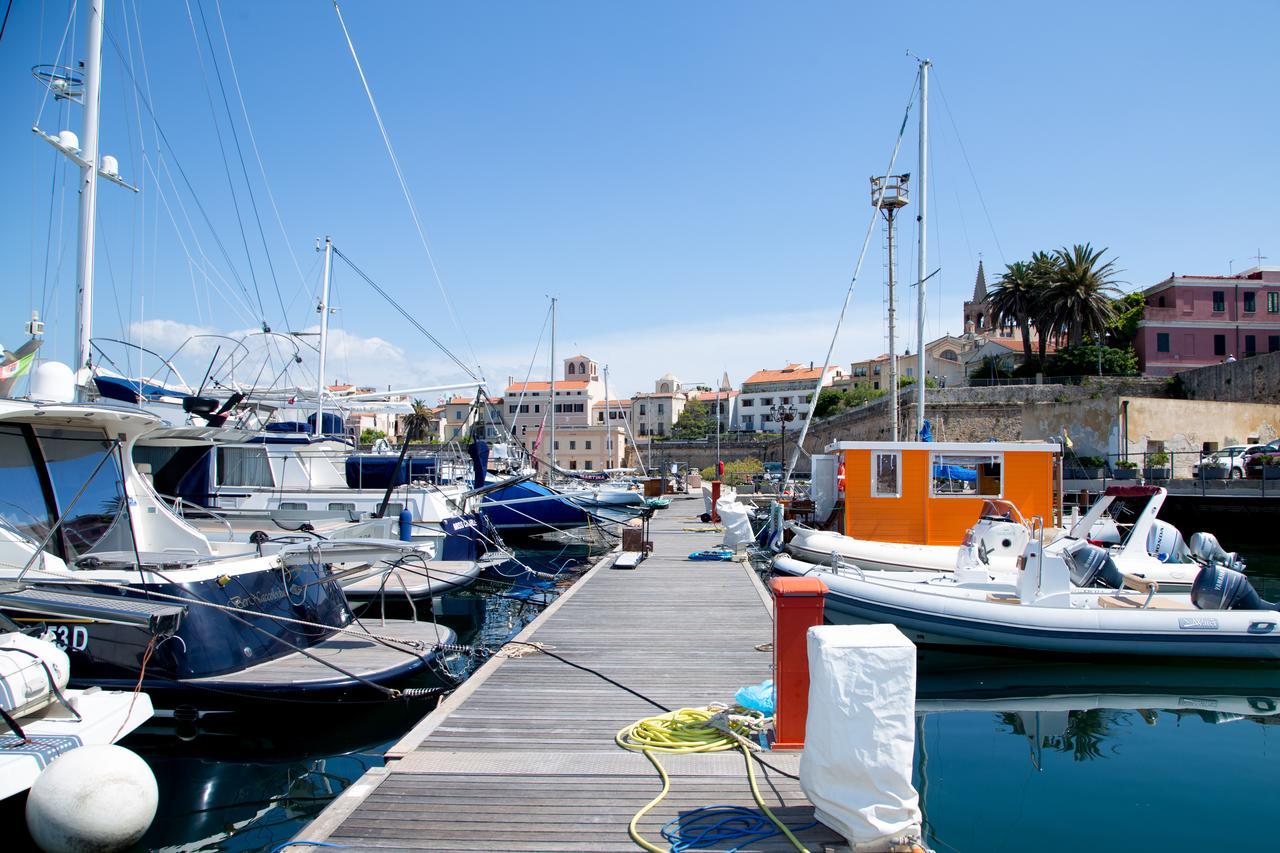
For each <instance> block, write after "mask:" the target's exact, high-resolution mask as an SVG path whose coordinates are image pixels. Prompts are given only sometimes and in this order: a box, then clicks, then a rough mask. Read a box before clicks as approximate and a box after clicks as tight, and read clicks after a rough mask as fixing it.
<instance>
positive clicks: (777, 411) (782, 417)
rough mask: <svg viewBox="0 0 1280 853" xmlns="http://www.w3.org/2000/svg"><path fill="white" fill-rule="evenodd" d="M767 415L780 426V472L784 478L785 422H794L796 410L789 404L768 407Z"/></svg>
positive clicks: (785, 460) (785, 459)
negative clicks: (781, 471)
mask: <svg viewBox="0 0 1280 853" xmlns="http://www.w3.org/2000/svg"><path fill="white" fill-rule="evenodd" d="M769 414H770V415H771V416H772V417H773V419H774V420H775V421H777V422H778V423H780V424H782V470H783V472H784V474H783V476H786V474H785V472H786V469H787V422H788V421H793V420H795V418H796V415H797V414H798V410H797V409H796V407H795V406H792V405H790V404H786V405H775V406H770V407H769ZM779 483H780V484H781V481H779Z"/></svg>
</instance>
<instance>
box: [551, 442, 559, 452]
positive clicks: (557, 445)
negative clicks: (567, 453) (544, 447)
mask: <svg viewBox="0 0 1280 853" xmlns="http://www.w3.org/2000/svg"><path fill="white" fill-rule="evenodd" d="M552 449H553V450H559V449H560V442H559V441H557V442H556V443H555V445H554V446H553V447H552Z"/></svg>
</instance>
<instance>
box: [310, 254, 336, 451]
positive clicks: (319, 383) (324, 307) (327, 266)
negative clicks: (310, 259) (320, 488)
mask: <svg viewBox="0 0 1280 853" xmlns="http://www.w3.org/2000/svg"><path fill="white" fill-rule="evenodd" d="M332 269H333V241H332V240H330V239H329V237H328V236H327V235H326V236H325V238H324V284H323V285H322V286H321V288H320V306H319V307H318V308H316V310H317V311H319V312H320V375H319V376H317V377H316V426H315V430H314V434H315V435H320V432H321V430H323V429H324V392H325V387H324V371H325V365H324V363H325V359H326V357H327V356H328V354H329V275H330V272H331V271H332Z"/></svg>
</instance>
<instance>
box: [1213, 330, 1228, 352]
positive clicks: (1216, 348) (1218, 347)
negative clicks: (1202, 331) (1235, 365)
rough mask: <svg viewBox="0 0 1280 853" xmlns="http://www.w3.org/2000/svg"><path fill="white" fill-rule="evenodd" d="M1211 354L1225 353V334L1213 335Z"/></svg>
mask: <svg viewBox="0 0 1280 853" xmlns="http://www.w3.org/2000/svg"><path fill="white" fill-rule="evenodd" d="M1213 354H1214V355H1226V354H1227V336H1226V335H1214V336H1213Z"/></svg>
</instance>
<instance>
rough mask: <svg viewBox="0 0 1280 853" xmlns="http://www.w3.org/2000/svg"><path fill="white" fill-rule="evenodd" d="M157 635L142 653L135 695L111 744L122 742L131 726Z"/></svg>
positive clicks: (134, 689) (154, 648)
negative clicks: (128, 727)
mask: <svg viewBox="0 0 1280 853" xmlns="http://www.w3.org/2000/svg"><path fill="white" fill-rule="evenodd" d="M157 639H158V638H157V637H156V635H155V634H152V635H151V639H150V640H148V641H147V648H146V651H144V652H143V653H142V666H141V667H139V669H138V683H137V684H135V685H133V695H132V696H130V697H129V710H128V711H126V712H125V715H124V719H123V720H121V721H120V728H118V729H116V733H115V736H114V737H112V738H111V743H115V742H116V741H118V740H120V735H121V734H123V733H124V727H125V726H127V725H128V724H129V718H130V717H132V716H133V706H134V703H135V702H137V701H138V694H139V693H141V692H142V680H143V679H144V678H146V677H147V664H149V663H151V656H152V655H153V654H155V651H156V645H157V644H156V640H157Z"/></svg>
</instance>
